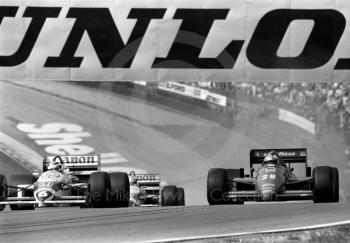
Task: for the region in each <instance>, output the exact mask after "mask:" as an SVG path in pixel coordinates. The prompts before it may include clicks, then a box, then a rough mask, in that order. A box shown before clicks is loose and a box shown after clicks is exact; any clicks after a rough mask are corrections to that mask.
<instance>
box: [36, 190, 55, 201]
mask: <svg viewBox="0 0 350 243" xmlns="http://www.w3.org/2000/svg"><path fill="white" fill-rule="evenodd" d="M52 197H53V194H52V192H50V191H39V192H37V193H36V198H37V199H38V201H39V202H44V201H45V200H48V199H51V198H52Z"/></svg>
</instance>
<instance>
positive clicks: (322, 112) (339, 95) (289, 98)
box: [198, 82, 350, 154]
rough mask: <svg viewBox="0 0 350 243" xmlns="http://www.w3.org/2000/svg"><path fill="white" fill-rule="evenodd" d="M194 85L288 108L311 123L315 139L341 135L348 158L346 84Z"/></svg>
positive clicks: (349, 133) (348, 94)
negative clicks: (271, 102)
mask: <svg viewBox="0 0 350 243" xmlns="http://www.w3.org/2000/svg"><path fill="white" fill-rule="evenodd" d="M198 85H199V86H201V87H205V88H209V89H210V88H214V89H220V90H223V91H224V92H234V93H236V92H240V93H244V94H245V95H247V96H248V97H254V98H256V99H261V100H271V101H278V102H279V103H284V104H289V105H292V106H293V107H295V108H296V109H298V110H299V111H300V112H301V113H303V115H304V116H306V117H307V118H309V119H310V120H313V121H314V122H315V124H316V128H317V129H316V135H317V136H320V135H322V134H324V133H327V132H339V133H341V134H342V136H343V137H344V141H345V143H346V144H347V147H348V149H347V153H349V154H350V83H286V82H252V83H231V82H224V83H219V82H201V83H199V84H198Z"/></svg>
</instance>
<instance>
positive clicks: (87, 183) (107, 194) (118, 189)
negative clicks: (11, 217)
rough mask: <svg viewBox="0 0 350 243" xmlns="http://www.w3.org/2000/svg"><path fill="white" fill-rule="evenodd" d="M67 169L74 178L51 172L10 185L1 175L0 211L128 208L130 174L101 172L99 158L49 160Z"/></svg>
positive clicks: (21, 177)
mask: <svg viewBox="0 0 350 243" xmlns="http://www.w3.org/2000/svg"><path fill="white" fill-rule="evenodd" d="M46 159H47V160H54V161H55V162H57V163H59V164H61V165H63V164H64V166H65V168H68V169H69V171H70V172H72V173H73V175H70V178H68V179H67V175H66V174H64V173H63V172H60V171H59V170H48V169H47V166H48V163H49V162H48V161H46V162H45V161H44V162H43V173H40V174H39V173H34V174H20V175H12V176H11V177H10V180H9V183H7V181H6V178H5V176H3V175H0V186H1V187H0V192H1V193H0V210H3V209H4V208H5V206H6V205H10V207H11V209H12V210H21V209H34V208H35V207H46V206H61V205H69V206H70V205H79V206H83V207H128V206H129V198H128V197H129V190H130V188H129V178H128V174H127V173H123V172H116V173H107V172H102V171H99V164H100V157H99V156H98V155H91V156H62V157H60V156H56V157H54V158H49V157H47V158H46Z"/></svg>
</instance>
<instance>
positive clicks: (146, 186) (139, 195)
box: [129, 171, 185, 207]
mask: <svg viewBox="0 0 350 243" xmlns="http://www.w3.org/2000/svg"><path fill="white" fill-rule="evenodd" d="M129 176H130V181H131V183H130V206H141V207H152V206H184V205H185V192H184V189H183V188H182V187H176V186H174V185H167V186H164V187H163V188H162V189H161V186H160V175H159V174H135V172H134V171H131V172H130V173H129ZM134 179H136V182H135V183H136V184H134V183H133V180H134Z"/></svg>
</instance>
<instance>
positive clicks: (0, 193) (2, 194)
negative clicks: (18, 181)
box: [0, 175, 7, 211]
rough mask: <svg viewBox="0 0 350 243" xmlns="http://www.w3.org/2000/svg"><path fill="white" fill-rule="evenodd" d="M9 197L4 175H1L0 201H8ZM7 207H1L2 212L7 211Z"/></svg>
mask: <svg viewBox="0 0 350 243" xmlns="http://www.w3.org/2000/svg"><path fill="white" fill-rule="evenodd" d="M6 196H7V182H6V177H5V176H4V175H0V201H3V200H5V199H6ZM5 207H6V205H0V211H3V210H4V209H5Z"/></svg>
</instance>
